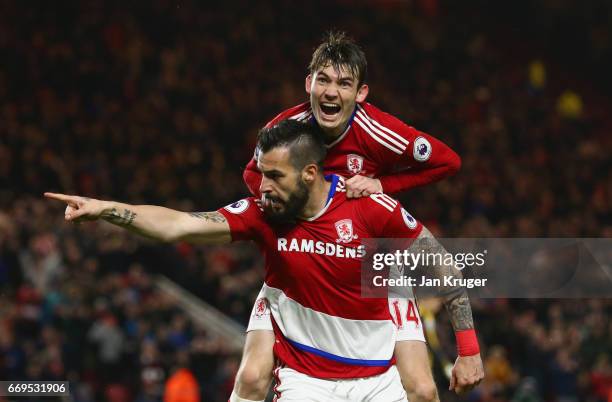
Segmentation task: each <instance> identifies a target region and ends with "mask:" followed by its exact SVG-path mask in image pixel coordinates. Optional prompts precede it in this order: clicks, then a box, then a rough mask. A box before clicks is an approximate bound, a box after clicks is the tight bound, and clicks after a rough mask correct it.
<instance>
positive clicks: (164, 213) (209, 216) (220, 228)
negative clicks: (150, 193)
mask: <svg viewBox="0 0 612 402" xmlns="http://www.w3.org/2000/svg"><path fill="white" fill-rule="evenodd" d="M45 196H46V197H48V198H51V199H55V200H59V201H63V202H65V203H66V204H67V205H68V206H67V207H66V212H65V218H66V220H68V221H74V222H79V221H87V220H96V219H103V220H105V221H107V222H110V223H112V224H113V225H117V226H120V227H122V228H124V229H127V230H129V231H131V232H134V233H137V234H140V235H142V236H146V237H149V238H152V239H156V240H161V241H167V242H172V241H177V240H187V241H191V242H204V243H208V244H213V243H229V242H230V240H231V236H230V228H229V224H228V223H227V221H226V220H225V217H224V216H223V215H221V214H220V213H218V212H191V213H189V212H180V211H176V210H174V209H169V208H164V207H158V206H155V205H129V204H123V203H120V202H115V201H102V200H95V199H91V198H85V197H79V196H74V195H65V194H55V193H45Z"/></svg>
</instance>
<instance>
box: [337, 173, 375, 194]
mask: <svg viewBox="0 0 612 402" xmlns="http://www.w3.org/2000/svg"><path fill="white" fill-rule="evenodd" d="M382 191H383V188H382V184H381V183H380V180H378V179H372V178H369V177H365V176H360V175H356V176H353V177H351V178H350V179H348V180H347V181H346V197H347V198H361V197H368V196H370V195H371V194H374V193H380V192H382Z"/></svg>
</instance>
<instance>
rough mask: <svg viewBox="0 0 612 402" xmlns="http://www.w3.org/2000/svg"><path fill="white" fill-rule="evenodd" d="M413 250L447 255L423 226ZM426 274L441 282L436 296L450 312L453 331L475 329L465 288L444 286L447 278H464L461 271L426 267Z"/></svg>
mask: <svg viewBox="0 0 612 402" xmlns="http://www.w3.org/2000/svg"><path fill="white" fill-rule="evenodd" d="M412 248H413V249H414V250H415V251H416V252H418V251H420V250H423V251H424V252H425V253H426V254H434V255H446V250H445V249H444V246H442V245H441V244H440V242H438V240H437V239H436V238H435V237H434V236H433V235H432V234H431V232H430V231H429V229H427V228H426V227H425V226H423V229H422V230H421V233H420V234H419V236H418V237H417V239H416V241H415V242H414V243H413V246H412ZM417 250H418V251H417ZM424 274H425V275H426V276H428V277H433V278H436V279H439V280H440V283H441V284H442V285H441V286H439V287H438V288H437V289H436V291H437V294H436V296H438V297H441V298H442V300H443V302H444V306H445V307H446V311H448V314H449V316H450V319H451V323H452V325H453V329H454V330H455V331H462V330H466V329H473V328H474V320H473V319H472V308H471V307H470V299H469V297H468V294H467V291H466V290H465V287H463V286H445V285H444V284H445V281H444V278H445V277H452V278H457V279H461V278H463V275H462V274H461V270H459V269H457V268H455V267H454V266H453V265H448V264H441V265H437V264H436V265H435V266H427V267H424Z"/></svg>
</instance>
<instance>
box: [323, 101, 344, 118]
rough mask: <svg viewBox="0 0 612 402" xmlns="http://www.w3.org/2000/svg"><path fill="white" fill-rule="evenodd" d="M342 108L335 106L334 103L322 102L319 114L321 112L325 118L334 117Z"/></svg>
mask: <svg viewBox="0 0 612 402" xmlns="http://www.w3.org/2000/svg"><path fill="white" fill-rule="evenodd" d="M341 109H342V108H341V107H340V105H336V104H335V103H329V102H324V103H321V112H323V114H324V115H326V116H334V115H336V114H338V113H340V110H341Z"/></svg>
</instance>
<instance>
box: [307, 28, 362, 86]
mask: <svg viewBox="0 0 612 402" xmlns="http://www.w3.org/2000/svg"><path fill="white" fill-rule="evenodd" d="M328 65H331V66H332V67H334V69H335V70H337V71H340V68H341V67H346V68H348V70H349V71H350V72H351V74H352V75H353V77H355V78H357V86H358V87H360V86H361V85H362V84H363V83H364V82H366V79H367V76H368V61H367V60H366V57H365V53H364V52H363V50H361V48H360V47H359V45H357V44H356V43H355V41H354V40H353V39H351V38H350V37H348V36H347V35H346V33H345V32H341V31H330V32H327V33H326V34H325V37H324V39H323V42H322V43H321V44H320V45H319V47H317V48H316V49H315V51H314V53H313V54H312V59H311V60H310V64H309V65H308V70H309V71H310V74H313V73H315V72H317V71H319V70H320V69H322V68H325V67H326V66H328Z"/></svg>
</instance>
